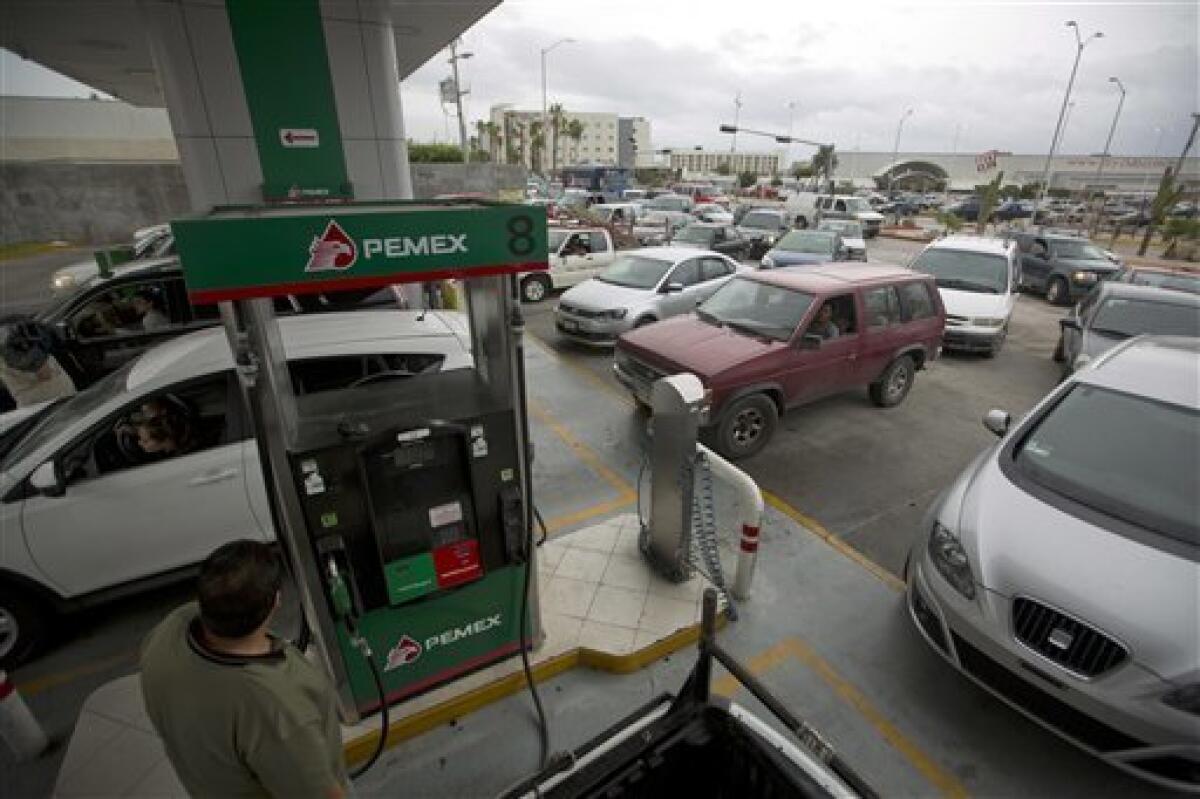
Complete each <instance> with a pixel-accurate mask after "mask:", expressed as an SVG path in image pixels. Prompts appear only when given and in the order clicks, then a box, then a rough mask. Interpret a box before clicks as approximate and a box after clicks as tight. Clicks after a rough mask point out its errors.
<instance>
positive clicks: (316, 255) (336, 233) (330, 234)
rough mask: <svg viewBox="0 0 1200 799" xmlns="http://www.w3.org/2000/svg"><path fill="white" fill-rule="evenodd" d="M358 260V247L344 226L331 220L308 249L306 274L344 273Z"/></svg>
mask: <svg viewBox="0 0 1200 799" xmlns="http://www.w3.org/2000/svg"><path fill="white" fill-rule="evenodd" d="M357 260H358V247H356V246H355V245H354V240H353V239H351V238H350V237H349V236H347V235H346V231H344V230H342V226H341V225H339V224H338V223H337V222H335V221H334V220H332V219H330V220H329V224H327V225H326V226H325V232H324V233H322V234H321V235H320V236H318V237H316V238H314V239H313V240H312V244H311V245H310V246H309V248H308V265H307V266H305V267H304V271H305V272H344V271H346V270H347V269H349V268H350V267H352V266H354V262H355V261H357Z"/></svg>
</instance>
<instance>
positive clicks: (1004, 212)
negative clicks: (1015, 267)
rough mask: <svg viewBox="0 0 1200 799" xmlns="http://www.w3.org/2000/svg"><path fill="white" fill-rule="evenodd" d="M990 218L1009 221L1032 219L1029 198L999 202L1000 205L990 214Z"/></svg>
mask: <svg viewBox="0 0 1200 799" xmlns="http://www.w3.org/2000/svg"><path fill="white" fill-rule="evenodd" d="M992 218H993V219H995V220H996V221H998V222H1011V221H1013V220H1014V219H1032V218H1033V203H1032V202H1030V201H1029V200H1008V201H1007V202H1004V203H1001V204H1000V207H999V208H997V209H996V211H995V213H994V214H992Z"/></svg>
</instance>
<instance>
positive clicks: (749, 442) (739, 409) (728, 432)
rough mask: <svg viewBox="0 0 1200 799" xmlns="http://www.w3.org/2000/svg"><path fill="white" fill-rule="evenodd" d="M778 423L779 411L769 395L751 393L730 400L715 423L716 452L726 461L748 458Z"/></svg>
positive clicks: (764, 444)
mask: <svg viewBox="0 0 1200 799" xmlns="http://www.w3.org/2000/svg"><path fill="white" fill-rule="evenodd" d="M778 424H779V411H777V410H776V409H775V403H774V402H772V401H771V398H770V397H768V396H766V395H763V394H751V395H750V396H748V397H742V398H741V399H739V400H737V401H736V402H734V403H733V404H732V405H730V406H729V408H727V409H726V411H725V413H724V414H723V415H722V417H721V422H720V424H719V425H718V426H717V440H716V445H717V449H718V451H720V453H721V454H722V455H724V456H725V457H726V458H729V459H730V460H737V459H739V458H748V457H750V456H751V455H753V454H755V453H756V452H758V451H759V450H760V449H762V448H763V447H764V446H766V444H767V441H769V440H770V439H771V436H772V435H774V433H775V428H776V427H777V426H778Z"/></svg>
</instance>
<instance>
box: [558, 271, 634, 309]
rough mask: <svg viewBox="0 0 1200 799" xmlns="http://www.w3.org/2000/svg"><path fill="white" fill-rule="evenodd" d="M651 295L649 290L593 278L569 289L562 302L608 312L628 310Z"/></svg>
mask: <svg viewBox="0 0 1200 799" xmlns="http://www.w3.org/2000/svg"><path fill="white" fill-rule="evenodd" d="M650 294H651V291H650V290H649V289H634V288H629V287H627V286H617V285H614V284H612V283H605V282H604V281H603V280H596V279H595V278H592V279H590V280H585V281H583V282H582V283H580V284H579V285H578V286H575V287H573V288H570V289H568V290H567V291H566V292H565V293H564V294H563V295H562V298H561V300H560V301H561V302H566V303H570V304H571V305H575V306H578V307H580V308H584V309H586V310H589V311H607V310H609V309H611V308H627V307H629V306H631V305H633V304H635V303H639V302H642V301H644V300H645V299H646V297H648V296H649V295H650Z"/></svg>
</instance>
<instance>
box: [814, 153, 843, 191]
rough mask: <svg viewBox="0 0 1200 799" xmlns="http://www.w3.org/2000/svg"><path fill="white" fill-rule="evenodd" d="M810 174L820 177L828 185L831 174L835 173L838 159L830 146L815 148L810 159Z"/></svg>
mask: <svg viewBox="0 0 1200 799" xmlns="http://www.w3.org/2000/svg"><path fill="white" fill-rule="evenodd" d="M811 163H812V173H813V174H814V175H820V176H821V177H822V178H824V182H825V183H828V182H829V181H830V180H831V179H832V178H833V173H834V172H836V171H837V166H838V157H837V153H835V152H834V151H833V145H832V144H823V145H821V146H820V147H818V148H817V151H816V152H815V153H813V157H812V162H811Z"/></svg>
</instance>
